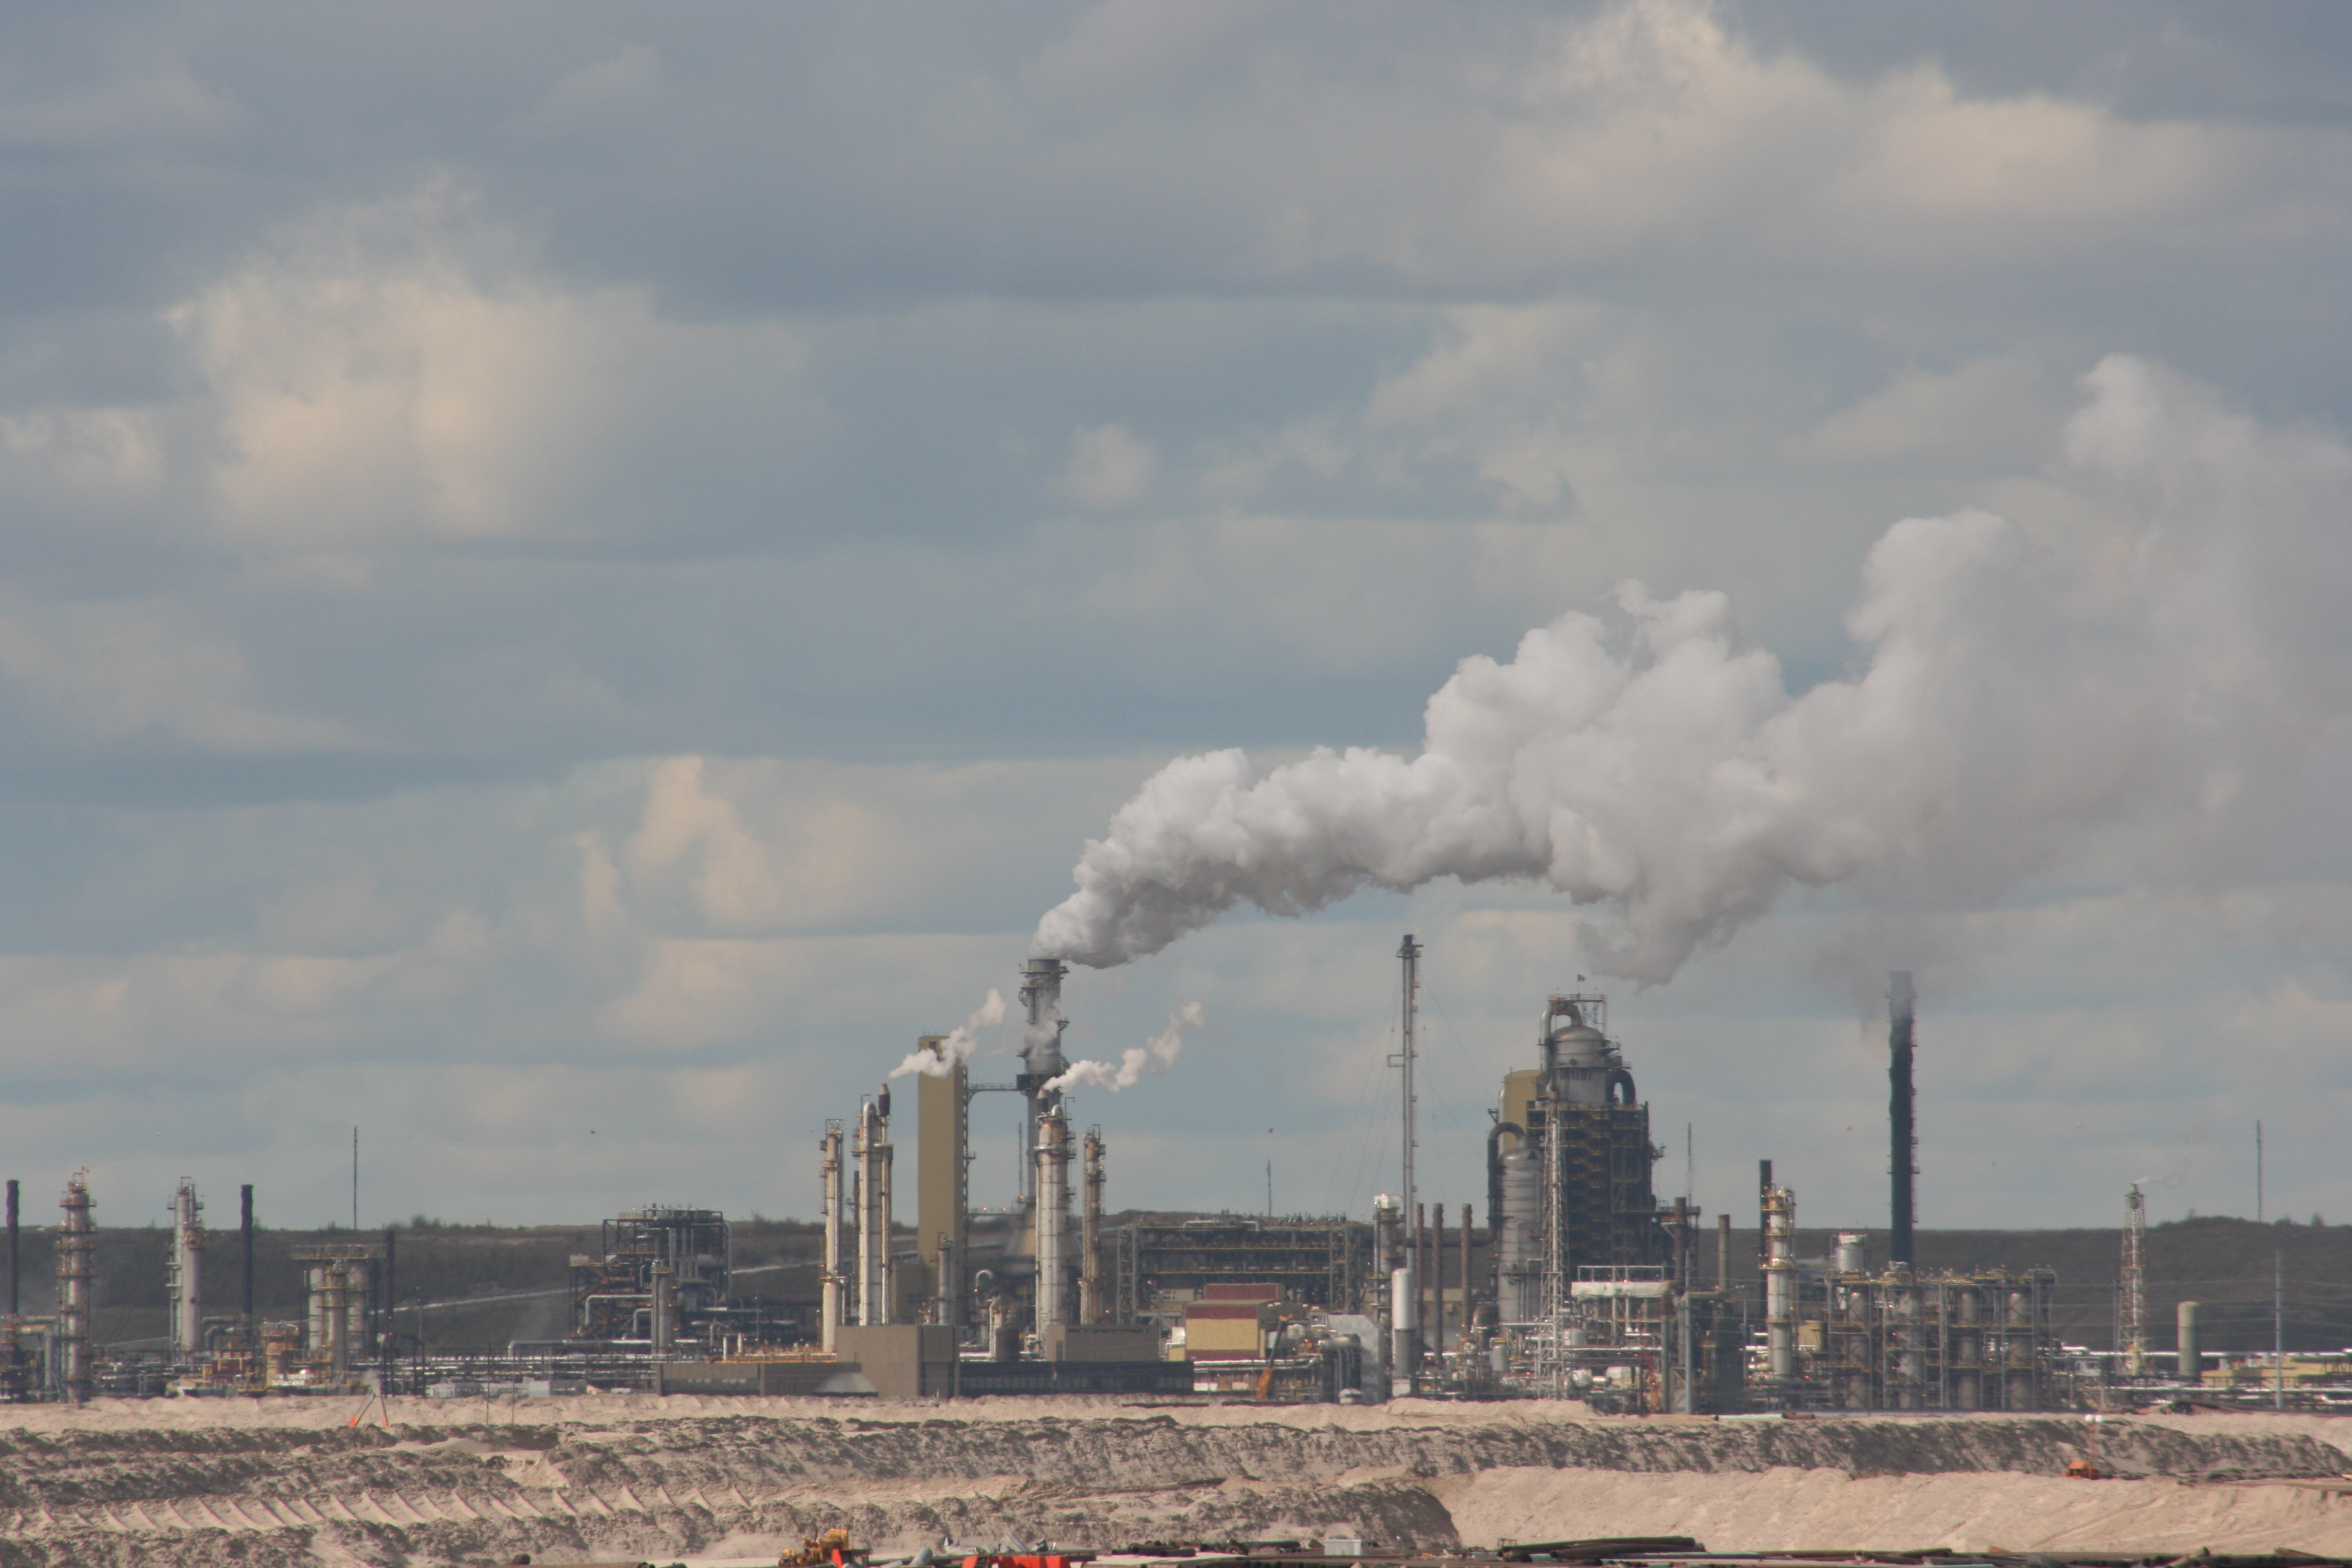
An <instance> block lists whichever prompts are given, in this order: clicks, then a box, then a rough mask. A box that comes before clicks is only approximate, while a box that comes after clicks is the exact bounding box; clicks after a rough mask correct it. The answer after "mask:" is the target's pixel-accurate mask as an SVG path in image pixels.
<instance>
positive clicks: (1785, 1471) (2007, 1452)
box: [0, 1398, 2352, 1568]
mask: <svg viewBox="0 0 2352 1568" xmlns="http://www.w3.org/2000/svg"><path fill="white" fill-rule="evenodd" d="M411 1413H413V1414H416V1415H419V1416H420V1417H421V1419H420V1420H418V1421H415V1422H412V1423H400V1422H397V1421H395V1424H394V1426H389V1427H386V1426H382V1425H375V1424H371V1425H365V1426H356V1427H353V1426H346V1425H342V1424H341V1422H342V1421H343V1420H345V1419H347V1418H348V1412H347V1411H341V1410H334V1409H329V1408H326V1407H325V1406H324V1402H320V1403H319V1404H315V1405H310V1406H303V1405H282V1406H278V1407H274V1408H265V1409H261V1410H255V1409H254V1408H252V1407H249V1406H248V1407H243V1408H241V1409H226V1408H222V1407H220V1406H213V1407H212V1408H211V1409H210V1410H209V1411H207V1410H205V1409H204V1408H202V1407H194V1406H191V1405H171V1406H162V1407H157V1408H154V1409H152V1410H148V1411H142V1410H141V1409H139V1408H137V1407H132V1406H118V1407H114V1408H111V1409H93V1410H89V1411H82V1412H68V1411H34V1412H26V1417H25V1424H24V1425H21V1426H16V1427H13V1428H10V1429H6V1430H0V1568H18V1565H20V1564H21V1565H33V1564H39V1565H42V1568H49V1565H58V1568H64V1565H73V1568H96V1565H98V1564H101V1563H103V1564H106V1565H108V1568H134V1565H138V1564H144V1563H166V1562H168V1563H173V1564H175V1565H187V1568H211V1565H213V1564H221V1565H224V1568H226V1565H227V1564H232V1563H234V1564H237V1565H239V1568H280V1565H285V1568H293V1565H296V1564H303V1565H308V1564H316V1563H332V1564H338V1565H340V1564H347V1563H369V1564H381V1565H383V1568H403V1565H405V1564H408V1563H446V1562H459V1561H468V1562H481V1561H486V1560H488V1561H499V1560H504V1559H505V1558H507V1557H509V1556H511V1555H512V1554H514V1553H516V1552H530V1553H531V1554H532V1556H533V1557H534V1559H535V1560H536V1561H538V1562H541V1563H562V1562H565V1561H582V1560H586V1559H592V1558H602V1559H607V1560H609V1559H612V1558H616V1557H617V1558H632V1559H635V1558H653V1559H658V1560H662V1561H668V1560H671V1559H675V1558H696V1557H701V1558H727V1557H734V1558H740V1559H754V1558H761V1557H771V1558H772V1554H773V1553H774V1552H775V1551H776V1549H777V1547H778V1545H779V1544H780V1543H782V1542H784V1541H786V1540H788V1539H789V1540H796V1539H797V1538H798V1537H799V1536H800V1535H802V1534H803V1533H808V1532H813V1531H816V1530H819V1529H822V1528H824V1527H827V1526H831V1525H835V1524H846V1525H848V1526H849V1527H850V1528H851V1530H852V1531H855V1532H856V1535H857V1536H858V1537H859V1538H860V1539H861V1540H865V1541H870V1542H876V1543H877V1544H879V1545H883V1546H913V1545H916V1544H919V1543H923V1542H939V1541H941V1540H943V1539H945V1540H953V1541H957V1542H965V1543H971V1544H980V1545H988V1546H993V1545H998V1544H1001V1543H1006V1542H1037V1541H1042V1540H1052V1541H1055V1542H1062V1543H1066V1544H1070V1545H1090V1546H1118V1545H1120V1544H1123V1543H1126V1542H1132V1541H1139V1540H1150V1539H1162V1540H1164V1539H1171V1538H1174V1539H1202V1538H1209V1539H1223V1538H1229V1537H1234V1536H1266V1535H1282V1536H1290V1535H1317V1534H1320V1533H1321V1532H1323V1531H1325V1530H1326V1529H1328V1528H1330V1527H1334V1526H1354V1527H1356V1528H1359V1529H1360V1530H1362V1531H1364V1532H1365V1533H1367V1534H1370V1535H1371V1536H1373V1537H1374V1538H1376V1539H1378V1540H1381V1541H1383V1542H1391V1543H1395V1544H1400V1545H1412V1546H1414V1547H1420V1548H1433V1547H1443V1546H1452V1545H1457V1544H1490V1543H1492V1542H1496V1541H1497V1540H1499V1539H1502V1538H1506V1537H1509V1538H1516V1539H1520V1540H1528V1539H1538V1538H1542V1537H1547V1536H1555V1537H1556V1536H1561V1535H1583V1534H1623V1533H1689V1534H1695V1535H1697V1536H1699V1537H1700V1538H1701V1539H1703V1540H1705V1541H1706V1542H1707V1543H1708V1544H1709V1545H1711V1546H1714V1547H1717V1549H1721V1550H1740V1549H1769V1548H1771V1547H1786V1546H1807V1545H1811V1546H1822V1545H1844V1546H1897V1547H1899V1546H1923V1545H1934V1544H1946V1545H1952V1546H1957V1547H1985V1546H1994V1545H1999V1546H2006V1547H2010V1548H2011V1549H2015V1550H2027V1549H2032V1548H2036V1547H2041V1548H2050V1547H2055V1546H2061V1545H2074V1544H2080V1545H2101V1546H2111V1545H2147V1546H2169V1545H2175V1544H2178V1545H2181V1546H2183V1547H2184V1548H2193V1547H2195V1546H2199V1545H2212V1546H2215V1547H2221V1546H2224V1545H2241V1546H2258V1547H2261V1548H2263V1549H2269V1548H2272V1547H2276V1546H2280V1545H2291V1546H2297V1547H2301V1548H2304V1549H2305V1550H2311V1551H2329V1550H2336V1551H2347V1550H2352V1501H2347V1499H2346V1497H2345V1495H2344V1485H2345V1483H2342V1482H2341V1481H2340V1479H2339V1478H2340V1477H2341V1474H2342V1472H2343V1471H2344V1470H2345V1469H2346V1468H2347V1457H2346V1455H2345V1453H2344V1452H2343V1451H2342V1450H2341V1449H2339V1448H2338V1447H2336V1445H2335V1444H2334V1443H2332V1442H2329V1441H2326V1440H2325V1437H2326V1436H2329V1435H2332V1434H2331V1433H2330V1430H2329V1427H2328V1426H2327V1424H2325V1423H2317V1422H2313V1421H2297V1420H2293V1419H2287V1420H2283V1421H2278V1422H2273V1423H2268V1424H2265V1423H2264V1422H2263V1420H2261V1419H2260V1418H2234V1417H2233V1418H2229V1419H2224V1420H2213V1419H2204V1420H2202V1421H2199V1422H2189V1421H2174V1422H2164V1421H2135V1422H2126V1423H2110V1424H2108V1426H2107V1427H2106V1429H2105V1433H2104V1435H2103V1437H2102V1443H2101V1448H2102V1457H2103V1458H2105V1460H2106V1461H2107V1462H2108V1463H2110V1464H2111V1465H2112V1466H2113V1467H2114V1468H2116V1469H2118V1470H2119V1471H2121V1472H2123V1473H2124V1474H2126V1475H2127V1476H2130V1477H2133V1478H2136V1479H2124V1480H2116V1481H2106V1482H2098V1483H2086V1482H2080V1481H2066V1480H2062V1479H2056V1477H2057V1475H2058V1472H2060V1471H2061V1470H2063V1467H2064V1465H2065V1462H2066V1460H2068V1459H2069V1458H2074V1457H2075V1456H2076V1455H2078V1454H2079V1453H2080V1452H2081V1440H2082V1435H2083V1426H2082V1423H2081V1422H2080V1421H2079V1420H2075V1419H2072V1418H2064V1417H2056V1416H2050V1417H2033V1418H2021V1419H2008V1418H2000V1417H1973V1418H1962V1419H1951V1420H1917V1419H1912V1420H1870V1419H1855V1420H1823V1421H1805V1422H1722V1423H1716V1422H1676V1421H1636V1420H1593V1419H1586V1418H1583V1417H1581V1416H1580V1415H1578V1414H1576V1413H1575V1408H1574V1407H1567V1408H1566V1409H1561V1408H1559V1407H1546V1408H1535V1409H1531V1408H1529V1407H1524V1406H1520V1407H1512V1406H1502V1407H1496V1406H1487V1407H1484V1408H1483V1409H1473V1408H1466V1407H1462V1406H1454V1407H1451V1408H1439V1407H1423V1408H1419V1409H1415V1408H1412V1407H1410V1406H1403V1407H1391V1408H1389V1409H1387V1410H1381V1411H1370V1410H1348V1411H1338V1410H1330V1409H1324V1410H1317V1411H1306V1410H1302V1411H1297V1412H1271V1411H1246V1410H1236V1409H1233V1408H1231V1407H1227V1408H1224V1409H1215V1410H1204V1409H1190V1408H1188V1409H1183V1410H1173V1411H1152V1410H1140V1409H1122V1408H1118V1407H1117V1406H1112V1405H1081V1404H1077V1403H1076V1402H1073V1403H1072V1405H1069V1406H1068V1407H1067V1408H1056V1409H1041V1408H1039V1407H1038V1406H1036V1405H1022V1404H1016V1403H1000V1402H989V1403H988V1404H987V1405H981V1406H973V1405H954V1406H944V1407H929V1408H909V1407H891V1406H878V1407H877V1406H869V1407H867V1408H866V1410H864V1411H862V1412H860V1413H859V1414H858V1415H856V1416H848V1415H844V1413H843V1412H842V1411H841V1409H840V1407H839V1406H837V1405H833V1406H812V1405H795V1404H793V1403H792V1402H787V1401H741V1402H735V1403H731V1404H730V1403H721V1402H715V1401H713V1402H703V1401H696V1402H686V1401H678V1400H671V1401H667V1402H664V1401H656V1400H653V1399H650V1398H635V1399H612V1400H583V1401H564V1402H561V1403H559V1404H553V1405H549V1404H541V1405H532V1406H523V1407H520V1408H519V1409H510V1410H508V1409H502V1410H500V1411H499V1412H497V1414H498V1415H500V1416H502V1417H504V1418H503V1419H496V1420H482V1419H470V1418H469V1417H473V1416H477V1415H485V1414H488V1411H486V1410H484V1409H482V1408H481V1407H478V1406H467V1407H466V1408H464V1409H449V1408H446V1407H440V1408H435V1409H431V1410H425V1409H422V1408H417V1407H412V1411H411ZM207 1415H209V1416H211V1417H212V1418H210V1419H207V1418H206V1416H207ZM142 1416H143V1417H144V1419H142ZM535 1418H536V1419H535Z"/></svg>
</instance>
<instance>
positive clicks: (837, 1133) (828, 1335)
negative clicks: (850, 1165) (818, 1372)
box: [817, 1121, 842, 1355]
mask: <svg viewBox="0 0 2352 1568" xmlns="http://www.w3.org/2000/svg"><path fill="white" fill-rule="evenodd" d="M820 1147H821V1148H823V1149H824V1164H823V1166H822V1168H821V1174H820V1176H819V1188H818V1191H819V1195H818V1199H817V1210H818V1212H819V1213H820V1214H821V1215H824V1220H823V1229H824V1281H823V1289H824V1305H823V1306H822V1307H821V1308H820V1309H819V1310H820V1313H821V1317H820V1332H821V1333H822V1334H823V1336H824V1340H823V1342H824V1351H825V1353H826V1354H828V1355H830V1354H832V1353H833V1351H834V1347H835V1342H836V1341H837V1338H838V1335H839V1333H840V1330H841V1284H842V1280H841V1123H840V1122H838V1121H827V1122H826V1123H825V1124H824V1142H823V1144H821V1145H820Z"/></svg>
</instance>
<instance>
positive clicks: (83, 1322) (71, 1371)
mask: <svg viewBox="0 0 2352 1568" xmlns="http://www.w3.org/2000/svg"><path fill="white" fill-rule="evenodd" d="M58 1206H59V1207H61V1208H62V1209H64V1210H65V1219H64V1222H63V1223H61V1224H60V1225H59V1226H58V1352H59V1360H58V1367H59V1369H60V1371H61V1372H62V1373H63V1381H64V1384H65V1391H66V1397H67V1398H68V1399H70V1400H72V1401H73V1402H74V1403H75V1404H77V1405H79V1404H80V1403H82V1402H83V1401H85V1400H87V1399H88V1398H89V1279H90V1256H91V1252H92V1249H93V1248H94V1247H95V1246H96V1240H95V1238H94V1237H92V1236H91V1234H90V1226H89V1211H90V1206H91V1202H90V1195H89V1172H88V1171H76V1172H75V1173H73V1175H72V1177H71V1178H70V1179H69V1180H68V1181H67V1183H66V1195H65V1198H64V1201H63V1202H62V1203H61V1204H60V1205H58Z"/></svg>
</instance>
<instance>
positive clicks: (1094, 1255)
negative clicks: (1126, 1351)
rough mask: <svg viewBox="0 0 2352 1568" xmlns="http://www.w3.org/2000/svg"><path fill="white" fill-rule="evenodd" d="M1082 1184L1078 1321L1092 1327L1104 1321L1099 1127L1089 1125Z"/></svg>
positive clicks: (1101, 1168) (1101, 1153)
mask: <svg viewBox="0 0 2352 1568" xmlns="http://www.w3.org/2000/svg"><path fill="white" fill-rule="evenodd" d="M1080 1184H1081V1186H1082V1188H1083V1193H1082V1195H1081V1196H1080V1198H1079V1200H1078V1321H1079V1322H1081V1323H1084V1324H1086V1325H1087V1326H1088V1327H1092V1326H1093V1325H1095V1324H1097V1323H1099V1322H1101V1321H1103V1288H1102V1287H1103V1280H1102V1215H1103V1135H1102V1129H1101V1128H1099V1127H1089V1128H1087V1144H1086V1169H1085V1173H1084V1175H1083V1176H1082V1177H1081V1178H1080Z"/></svg>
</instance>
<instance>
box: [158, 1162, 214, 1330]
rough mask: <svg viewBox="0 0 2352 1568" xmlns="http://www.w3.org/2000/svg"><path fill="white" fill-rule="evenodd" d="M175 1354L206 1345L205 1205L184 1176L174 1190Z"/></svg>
mask: <svg viewBox="0 0 2352 1568" xmlns="http://www.w3.org/2000/svg"><path fill="white" fill-rule="evenodd" d="M171 1212H172V1262H171V1268H170V1270H169V1278H168V1279H167V1281H166V1283H167V1285H168V1287H169V1289H170V1292H171V1297H172V1355H173V1359H174V1360H177V1361H186V1360H188V1359H190V1358H191V1357H193V1356H194V1355H197V1354H198V1353H200V1352H202V1351H203V1350H204V1348H205V1205H204V1204H203V1203H202V1202H201V1201H200V1200H199V1199H198V1198H197V1196H196V1184H195V1183H194V1182H192V1181H190V1180H188V1179H187V1178H186V1177H184V1176H183V1177H182V1178H181V1179H180V1189H179V1191H177V1192H175V1193H173V1194H172V1206H171Z"/></svg>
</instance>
